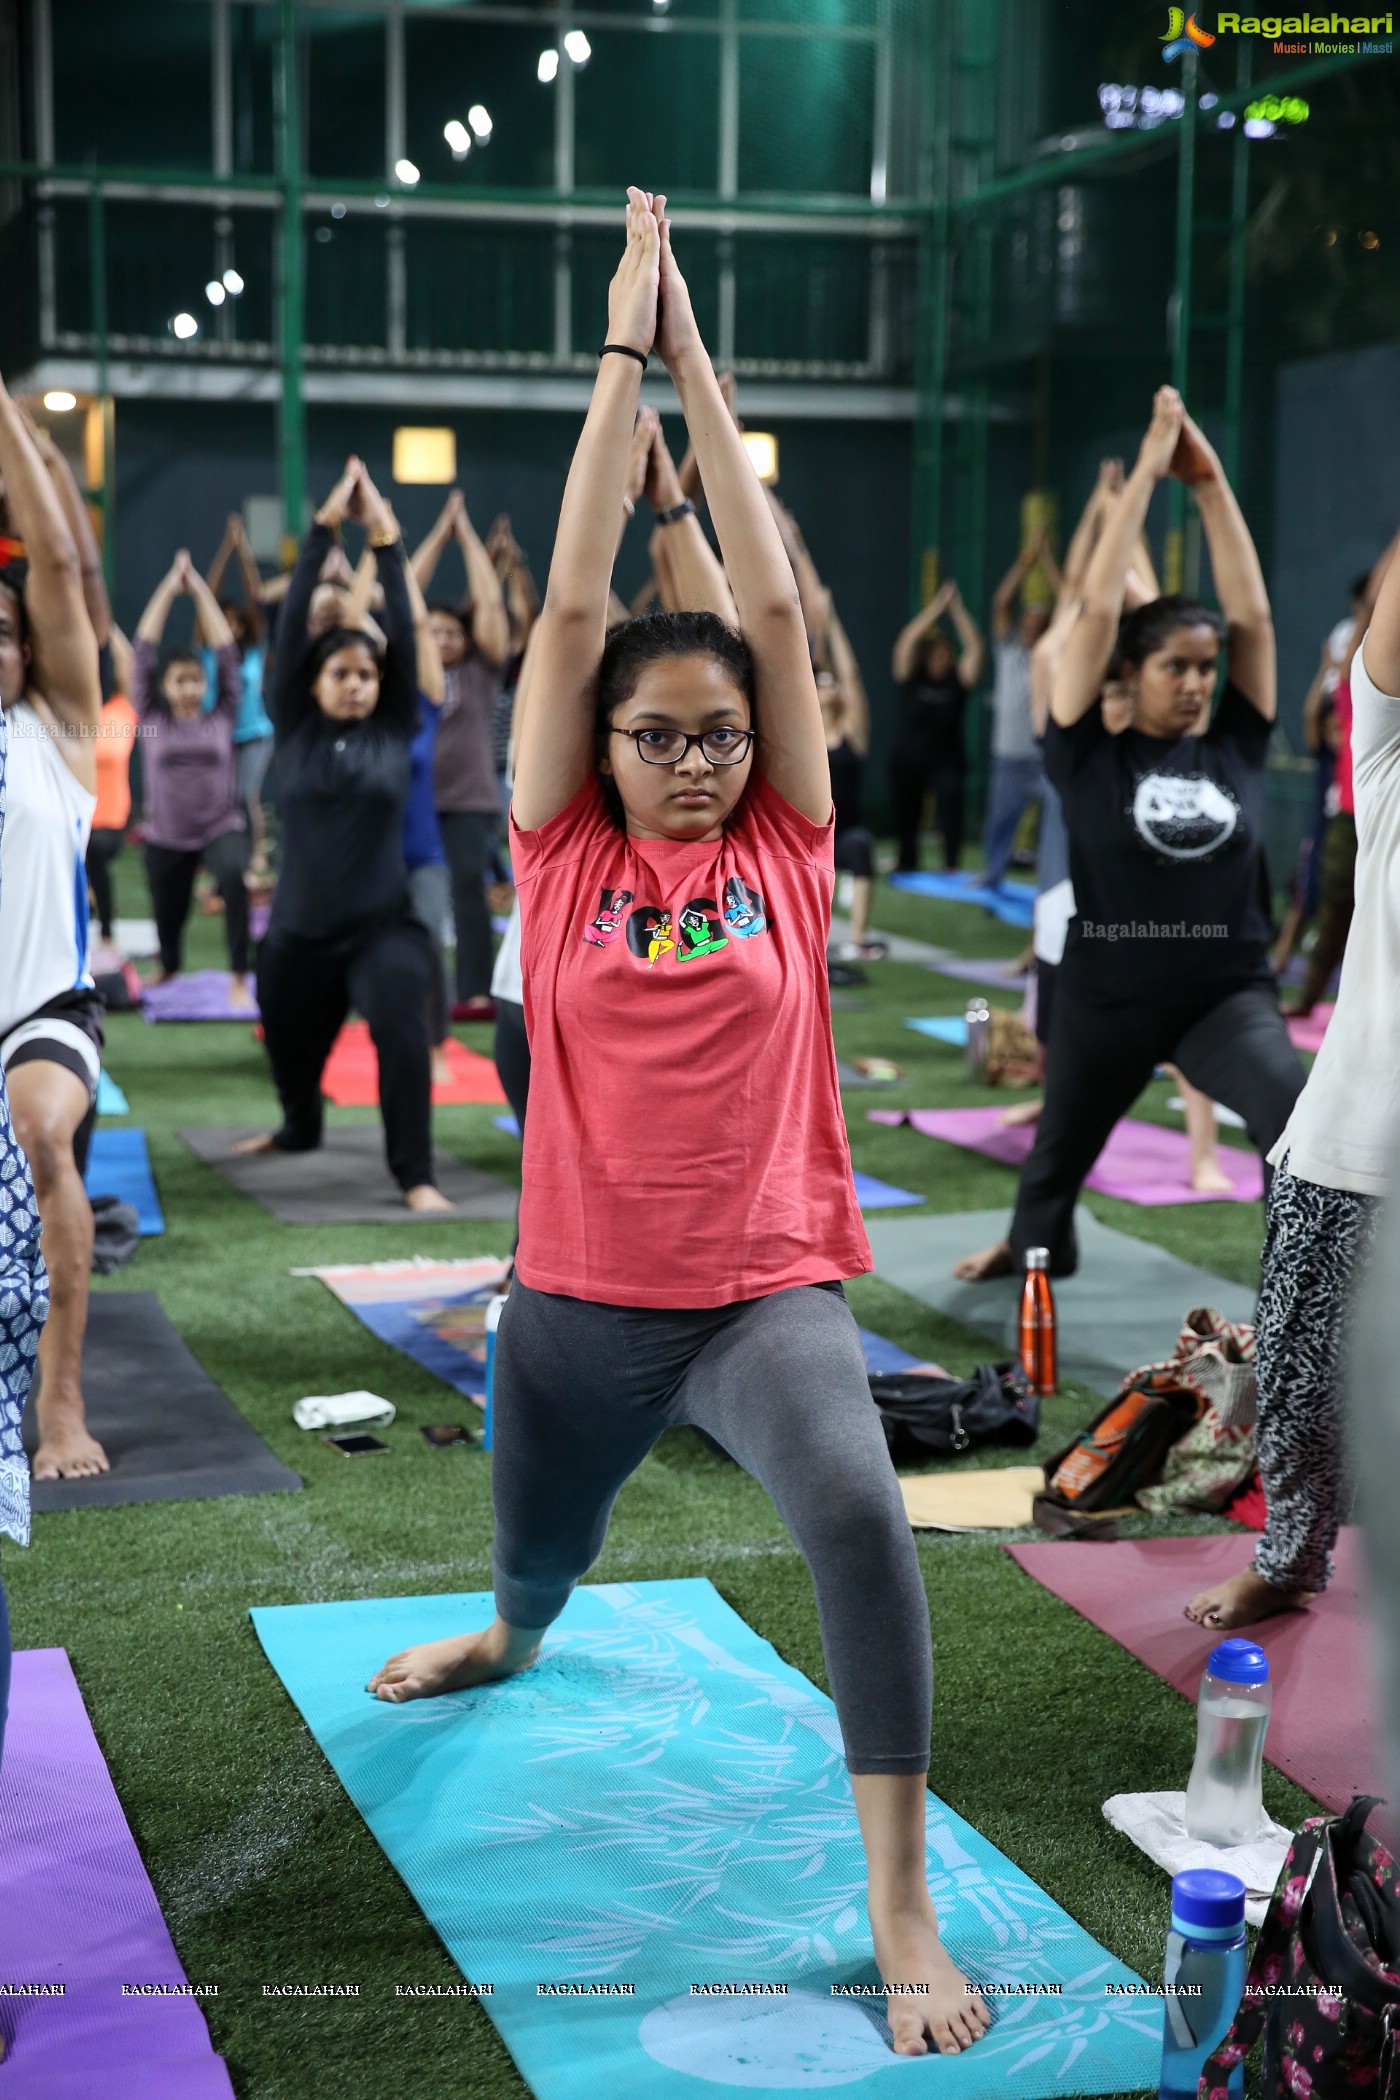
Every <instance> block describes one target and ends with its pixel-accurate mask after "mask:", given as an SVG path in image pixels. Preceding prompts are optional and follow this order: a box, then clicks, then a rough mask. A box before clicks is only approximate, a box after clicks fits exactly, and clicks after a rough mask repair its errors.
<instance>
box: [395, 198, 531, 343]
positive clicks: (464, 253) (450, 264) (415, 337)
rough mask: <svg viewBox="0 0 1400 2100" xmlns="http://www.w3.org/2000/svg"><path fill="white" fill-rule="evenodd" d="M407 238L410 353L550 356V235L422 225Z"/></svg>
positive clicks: (408, 230) (412, 224) (409, 228)
mask: <svg viewBox="0 0 1400 2100" xmlns="http://www.w3.org/2000/svg"><path fill="white" fill-rule="evenodd" d="M405 237H406V241H407V267H408V342H409V347H410V349H413V350H477V351H483V350H485V351H492V350H494V351H512V350H513V351H530V350H533V351H544V352H549V351H550V350H552V349H553V347H554V236H553V234H552V233H551V232H550V231H548V229H540V228H537V227H523V226H490V227H488V226H473V225H466V226H460V225H459V226H452V225H447V224H445V223H443V222H442V221H441V220H437V221H434V220H422V219H420V220H417V221H412V220H410V221H409V222H408V223H407V225H406V227H405Z"/></svg>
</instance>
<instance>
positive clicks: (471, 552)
mask: <svg viewBox="0 0 1400 2100" xmlns="http://www.w3.org/2000/svg"><path fill="white" fill-rule="evenodd" d="M459 494H460V491H459ZM453 527H454V530H455V532H456V535H457V544H458V546H459V547H460V548H461V550H462V561H463V564H464V566H465V568H466V572H467V595H468V597H469V598H470V600H471V623H472V641H473V642H474V643H475V645H476V647H477V649H478V650H479V651H480V653H481V654H482V655H483V656H484V657H485V658H486V661H487V662H488V663H490V664H503V663H504V662H505V660H506V658H507V657H508V656H509V655H510V621H509V620H508V619H507V617H506V601H505V597H504V595H503V593H502V590H501V579H500V577H499V576H498V575H497V574H496V564H495V563H494V562H493V561H492V559H491V557H490V555H489V554H488V553H487V552H486V549H485V547H484V546H483V544H482V541H481V537H480V535H479V534H478V532H477V530H476V528H475V526H474V525H473V524H472V521H471V519H470V518H469V517H468V515H467V506H466V503H465V501H463V502H461V503H459V504H458V506H457V510H456V514H455V517H454V519H453Z"/></svg>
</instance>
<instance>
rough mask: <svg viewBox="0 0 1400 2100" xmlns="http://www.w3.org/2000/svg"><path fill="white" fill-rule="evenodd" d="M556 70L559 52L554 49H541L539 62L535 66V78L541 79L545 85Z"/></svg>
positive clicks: (551, 78)
mask: <svg viewBox="0 0 1400 2100" xmlns="http://www.w3.org/2000/svg"><path fill="white" fill-rule="evenodd" d="M558 71H559V53H558V52H557V51H554V50H549V51H541V53H540V62H539V64H538V65H537V66H536V67H535V78H536V80H543V81H544V82H545V84H546V86H547V85H548V83H549V82H550V81H551V80H553V78H554V76H555V74H556V73H557V72H558Z"/></svg>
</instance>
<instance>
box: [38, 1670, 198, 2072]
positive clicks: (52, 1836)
mask: <svg viewBox="0 0 1400 2100" xmlns="http://www.w3.org/2000/svg"><path fill="white" fill-rule="evenodd" d="M0 1978H3V1979H4V1981H5V1982H6V1983H7V1984H9V1985H11V1986H13V1985H16V1984H47V1985H54V1984H62V1985H63V1986H64V1994H63V1996H62V1997H42V1998H38V1997H36V1998H28V1997H25V1998H19V1997H12V1996H8V1995H7V1996H5V1997H3V1998H0V2033H3V2034H4V2036H5V2040H6V2043H7V2045H8V2055H7V2056H6V2059H5V2061H4V2063H3V2064H0V2094H9V2093H13V2094H14V2095H15V2100H21V2096H22V2100H233V2086H232V2084H231V2083H230V2080H229V2075H228V2072H227V2070H226V2069H225V2067H224V2062H223V2058H222V2057H219V2056H216V2055H215V2054H214V2052H213V2048H212V2045H211V2043H210V2040H209V2029H208V2028H207V2027H206V2025H205V2023H204V2014H203V2012H202V2011H201V2010H200V2007H199V2002H198V2000H196V1999H194V1998H189V1997H182V1996H159V1995H157V1996H144V1995H143V1996H138V1997H123V1995H122V1986H123V1984H126V1985H135V1984H140V1985H150V1984H154V1985H157V1986H163V1987H164V1989H165V1990H167V1991H173V1990H176V1989H178V1988H179V1987H180V1986H183V1985H184V1984H185V1983H186V1982H187V1981H188V1980H189V1979H187V1978H186V1976H185V1972H184V1970H183V1969H182V1968H181V1966H180V1958H179V1956H178V1955H177V1954H176V1952H175V1948H174V1946H173V1944H172V1943H171V1939H170V1934H169V1933H168V1932H167V1930H166V1926H165V1920H164V1918H163V1917H162V1916H161V1914H160V1905H159V1904H158V1903H157V1902H156V1897H155V1891H154V1889H153V1888H152V1887H151V1884H150V1880H149V1878H148V1876H147V1873H146V1869H145V1867H144V1866H143V1865H142V1864H141V1855H140V1853H139V1852H138V1851H137V1849H136V1843H135V1840H134V1839H133V1837H132V1835H131V1832H130V1830H129V1829H128V1828H127V1822H126V1817H125V1816H124V1815H123V1814H122V1807H121V1803H120V1801H118V1799H117V1796H116V1790H115V1789H114V1787H113V1785H112V1781H111V1777H110V1775H109V1773H108V1771H107V1766H106V1764H105V1762H104V1761H103V1757H102V1752H101V1750H100V1749H99V1748H98V1745H97V1738H96V1736H95V1735H94V1734H93V1732H92V1724H91V1723H90V1722H89V1720H88V1717H87V1710H86V1708H85V1707H84V1705H83V1696H82V1693H81V1692H80V1691H79V1690H78V1686H77V1681H76V1679H75V1678H74V1676H73V1671H72V1667H71V1665H70V1663H69V1661H68V1657H67V1655H66V1654H65V1653H64V1651H63V1649H62V1648H31V1649H27V1650H22V1651H21V1652H20V1653H19V1654H18V1655H16V1657H15V1659H14V1680H13V1684H12V1687H11V1691H10V1719H9V1726H8V1728H7V1730H6V1734H5V1761H4V1764H3V1766H0ZM206 1980H208V1979H204V1978H198V1977H197V1978H195V1979H194V1981H195V1982H197V1983H198V1982H203V1981H206ZM214 1980H217V1979H214Z"/></svg>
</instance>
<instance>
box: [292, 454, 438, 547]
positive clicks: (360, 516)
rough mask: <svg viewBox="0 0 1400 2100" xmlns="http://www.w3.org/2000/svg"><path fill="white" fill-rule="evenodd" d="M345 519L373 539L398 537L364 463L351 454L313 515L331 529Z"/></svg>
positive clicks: (319, 523) (394, 521) (393, 521)
mask: <svg viewBox="0 0 1400 2100" xmlns="http://www.w3.org/2000/svg"><path fill="white" fill-rule="evenodd" d="M453 493H454V494H456V493H457V491H455V490H454V491H453ZM347 518H354V519H355V520H356V522H357V523H358V524H361V525H363V526H364V528H365V531H366V532H367V533H368V534H369V535H370V537H371V538H372V539H385V540H387V539H393V538H395V537H396V536H397V534H398V521H397V519H396V518H395V516H394V513H393V511H392V509H391V508H390V506H389V504H388V503H387V502H386V500H385V498H384V497H383V496H381V494H380V493H379V490H378V489H377V488H376V487H375V485H374V482H373V480H372V479H371V476H370V472H369V469H368V467H367V466H366V465H365V463H364V461H363V460H362V459H361V458H359V456H358V455H357V454H356V453H353V452H352V453H351V455H350V457H349V459H347V460H346V462H345V471H344V473H343V474H342V475H341V477H340V479H339V481H338V482H337V483H336V485H335V487H334V488H333V489H332V490H331V492H330V494H329V496H327V498H326V500H325V502H324V503H323V504H322V505H321V508H320V509H319V510H318V511H317V513H316V522H317V524H318V525H329V526H331V527H333V528H334V527H337V526H340V525H343V524H344V522H345V520H346V519H347Z"/></svg>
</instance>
